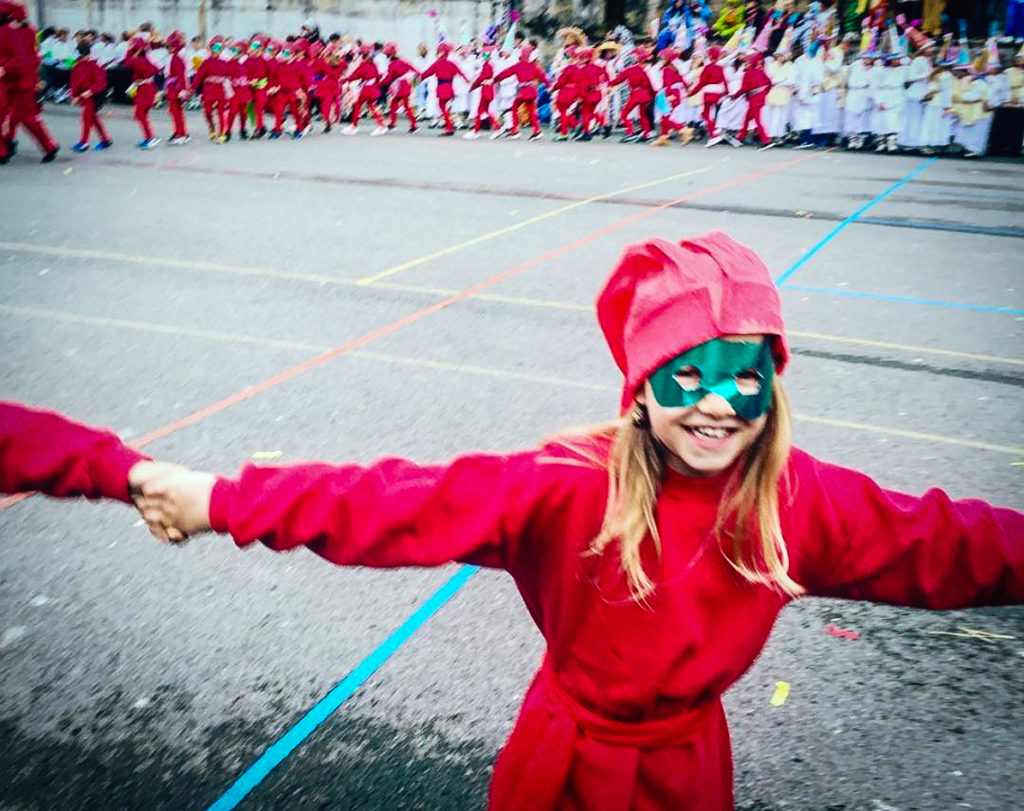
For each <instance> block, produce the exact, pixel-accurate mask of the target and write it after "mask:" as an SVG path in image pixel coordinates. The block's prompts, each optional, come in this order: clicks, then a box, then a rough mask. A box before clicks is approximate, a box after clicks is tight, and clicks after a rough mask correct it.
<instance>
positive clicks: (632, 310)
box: [597, 231, 789, 413]
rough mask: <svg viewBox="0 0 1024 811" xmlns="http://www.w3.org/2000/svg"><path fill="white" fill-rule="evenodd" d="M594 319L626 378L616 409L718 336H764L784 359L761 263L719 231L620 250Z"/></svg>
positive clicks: (771, 288)
mask: <svg viewBox="0 0 1024 811" xmlns="http://www.w3.org/2000/svg"><path fill="white" fill-rule="evenodd" d="M597 320H598V321H599V322H600V324H601V330H602V332H604V337H605V340H607V341H608V347H609V348H610V349H611V352H612V356H613V357H614V358H615V363H616V365H617V366H618V367H619V369H620V370H621V371H622V374H623V376H624V377H625V378H626V379H625V383H624V385H623V390H622V403H621V407H622V413H625V412H626V411H627V410H628V409H629V408H630V407H631V406H632V404H633V396H634V394H635V393H636V391H637V389H639V388H640V387H641V386H642V385H643V384H644V381H646V380H647V378H648V377H650V376H651V374H652V373H653V372H655V371H656V370H657V369H658V368H660V367H661V366H662V364H664V363H665V362H666V361H669V360H671V359H672V358H674V357H676V356H678V355H681V354H682V353H683V352H685V351H686V350H688V349H691V348H692V347H694V346H697V345H698V344H702V343H704V342H705V341H710V340H711V339H712V338H717V337H719V336H721V335H767V336H770V339H771V341H772V356H773V357H774V359H775V369H776V371H778V372H782V370H783V369H784V368H785V366H786V362H787V361H788V360H789V347H788V346H787V344H786V327H785V324H784V323H783V320H782V301H781V300H780V298H779V291H778V290H777V289H776V287H775V283H774V282H773V281H772V277H771V274H770V273H769V272H768V268H767V267H765V264H764V262H762V261H761V259H760V257H758V255H757V254H755V253H754V252H753V251H752V250H750V248H747V247H745V246H743V245H740V244H739V243H738V242H736V241H735V240H733V239H732V238H731V237H729V236H727V235H726V234H723V233H722V232H721V231H712V232H711V233H710V234H704V235H702V236H698V237H691V238H690V239H684V240H683V241H682V242H678V243H675V242H669V241H668V240H667V239H660V238H657V237H654V238H651V239H648V240H646V241H645V242H638V243H635V244H633V245H630V246H628V247H627V248H626V250H625V252H624V253H623V254H622V258H621V259H620V260H619V263H618V264H617V265H616V266H615V269H614V270H613V271H612V273H611V276H609V277H608V281H607V282H605V285H604V288H603V289H602V290H601V293H600V295H599V296H598V298H597Z"/></svg>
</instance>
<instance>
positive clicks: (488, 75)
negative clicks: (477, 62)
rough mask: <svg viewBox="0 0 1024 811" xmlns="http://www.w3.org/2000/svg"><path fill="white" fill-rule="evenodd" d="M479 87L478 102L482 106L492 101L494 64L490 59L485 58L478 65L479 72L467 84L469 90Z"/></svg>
mask: <svg viewBox="0 0 1024 811" xmlns="http://www.w3.org/2000/svg"><path fill="white" fill-rule="evenodd" d="M478 87H479V88H480V104H481V106H484V105H486V104H490V103H491V102H492V101H494V65H492V64H491V60H490V59H488V60H485V61H484V63H483V64H482V65H481V66H480V72H479V73H478V74H477V76H476V78H475V79H474V80H473V84H471V85H470V86H469V89H470V90H471V91H473V90H476V89H477V88H478Z"/></svg>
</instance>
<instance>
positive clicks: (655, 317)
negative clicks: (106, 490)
mask: <svg viewBox="0 0 1024 811" xmlns="http://www.w3.org/2000/svg"><path fill="white" fill-rule="evenodd" d="M597 315H598V320H599V322H600V324H601V328H602V330H603V332H604V335H605V338H606V340H607V341H608V344H609V346H610V349H611V353H612V356H613V358H614V359H615V362H616V364H617V365H618V367H619V368H620V369H621V371H622V373H623V377H624V384H623V388H622V396H621V400H620V403H619V407H620V410H619V413H620V414H621V415H622V418H620V419H619V420H617V421H615V422H613V423H610V424H606V425H603V426H599V427H596V428H594V429H593V430H592V431H590V432H589V433H585V434H578V433H577V434H574V435H572V436H567V437H563V438H562V439H561V440H560V441H553V442H551V443H549V444H547V445H546V446H544V447H542V448H539V449H535V450H527V451H522V452H518V453H511V454H493V453H474V454H469V455H466V456H462V457H460V458H458V459H456V460H454V461H453V462H450V463H448V464H433V465H420V464H416V463H414V462H411V461H407V460H404V459H398V458H388V459H384V460H381V461H379V462H376V463H374V464H371V465H366V466H364V465H359V464H342V465H333V464H326V463H309V464H297V465H289V466H281V467H277V466H252V465H249V466H246V467H244V468H243V469H242V470H241V471H240V472H239V474H238V475H237V476H236V477H234V478H217V477H214V476H212V475H210V474H205V473H195V472H172V473H169V474H167V475H154V476H153V477H151V478H150V479H148V480H147V481H145V482H143V485H142V498H141V499H140V509H141V510H142V513H143V517H144V518H145V519H146V520H147V522H149V523H150V524H151V528H152V531H153V534H154V535H156V536H157V537H158V538H164V537H166V536H167V529H166V528H168V527H170V528H174V529H175V530H177V531H178V532H179V533H182V534H184V535H185V536H188V535H190V534H194V533H197V532H203V531H206V530H208V529H211V528H212V529H213V530H215V531H217V532H227V533H230V534H231V535H232V536H233V538H234V540H235V542H236V543H237V544H238V545H240V546H246V545H249V544H251V543H254V542H257V541H259V542H261V543H263V544H265V545H266V546H267V547H269V548H271V549H274V550H280V551H283V550H286V549H293V548H296V547H299V546H307V547H308V548H309V549H310V550H311V551H313V552H315V553H316V554H318V555H320V556H321V557H323V558H325V559H326V560H328V561H330V562H332V563H335V564H339V565H355V566H376V567H397V566H435V565H439V564H443V563H447V562H450V561H460V562H466V563H472V564H476V565H482V566H488V567H494V568H498V569H504V570H505V571H507V572H509V573H510V574H511V576H512V577H513V578H514V580H515V583H516V586H517V587H518V589H519V591H520V593H521V594H522V595H523V599H524V601H525V602H526V605H527V607H528V609H529V611H530V614H531V616H532V617H533V618H534V620H535V622H536V623H537V625H538V627H539V629H540V631H541V633H542V634H543V637H544V640H545V643H546V647H547V652H546V656H545V658H544V661H543V664H542V665H541V668H540V671H539V672H538V674H537V676H536V677H535V678H534V680H533V682H532V684H531V685H530V688H529V691H528V693H527V695H526V699H525V701H524V703H523V706H522V709H521V711H520V714H519V719H518V721H517V723H516V725H515V728H514V729H513V731H512V734H511V738H510V739H509V742H508V744H507V745H506V746H505V748H504V750H503V751H502V753H501V755H500V756H499V758H498V762H497V765H496V767H495V770H494V777H493V781H492V785H491V793H490V804H489V807H490V808H491V809H492V811H512V809H531V811H553V810H554V809H558V811H568V809H588V811H620V810H624V809H687V811H729V809H732V808H733V784H732V761H731V755H730V745H729V733H728V728H727V725H726V720H725V715H724V712H723V708H722V701H721V697H722V694H723V693H724V691H725V690H726V689H727V688H728V687H729V686H730V685H732V684H733V683H734V682H735V681H736V680H737V679H738V678H739V677H740V676H741V675H742V674H743V673H744V672H745V671H746V670H747V669H748V668H749V667H750V665H751V664H752V663H753V662H754V659H755V658H756V657H757V656H758V654H759V653H760V651H761V649H762V647H763V646H764V644H765V642H766V641H767V639H768V635H769V633H770V631H771V628H772V625H773V624H774V622H775V620H776V617H777V616H778V614H779V612H780V611H781V610H782V608H783V607H784V606H785V605H786V604H787V603H789V602H790V601H791V600H793V599H794V598H795V597H797V596H800V595H815V596H828V597H839V598H845V599H858V600H869V601H876V602H884V603H890V604H897V605H906V606H917V607H921V608H929V609H953V608H965V607H969V606H980V605H996V604H1019V603H1021V602H1022V601H1024V514H1022V513H1019V512H1016V511H1014V510H1010V509H1006V508H1000V507H993V506H990V505H988V504H986V503H985V502H983V501H980V500H975V499H967V500H961V501H954V500H952V499H950V498H949V497H948V496H947V495H946V494H945V493H943V492H942V491H940V490H929V491H928V492H927V493H925V494H924V495H922V496H911V495H906V494H903V493H898V492H895V491H890V490H885V489H883V488H882V487H880V486H879V485H878V484H876V483H875V482H874V481H872V480H871V479H870V478H868V477H867V476H865V475H864V474H862V473H859V472H857V471H855V470H849V469H845V468H842V467H838V466H836V465H832V464H829V463H827V462H823V461H820V460H818V459H816V458H814V457H812V456H811V455H810V454H808V453H806V452H804V451H802V450H799V449H797V448H793V447H791V445H790V413H789V407H788V404H787V399H786V395H785V391H784V388H783V386H782V384H781V382H780V380H779V377H778V375H779V373H781V372H782V371H783V369H784V368H785V366H786V363H787V361H788V359H789V350H788V346H787V342H786V336H785V327H784V324H783V320H782V309H781V301H780V298H779V294H778V291H777V290H776V288H775V285H774V283H773V282H772V280H771V275H770V273H769V271H768V269H767V268H766V267H765V265H764V264H763V263H762V262H761V260H760V258H759V257H758V256H757V255H756V254H754V253H753V252H752V251H750V250H749V249H748V248H745V247H744V246H742V245H739V244H738V243H736V242H734V241H733V240H732V239H730V238H729V237H728V236H726V235H725V234H722V233H712V234H707V235H704V236H700V237H695V238H692V239H687V240H683V241H682V242H679V243H673V242H669V241H668V240H664V239H650V240H647V241H645V242H642V243H639V244H636V245H632V246H630V247H628V248H627V250H626V252H625V253H624V255H623V256H622V258H621V259H620V261H619V264H618V266H617V267H616V268H615V269H614V270H613V272H612V274H611V276H610V278H609V279H608V281H607V282H606V284H605V287H604V289H603V291H602V293H601V295H600V297H599V299H598V302H597Z"/></svg>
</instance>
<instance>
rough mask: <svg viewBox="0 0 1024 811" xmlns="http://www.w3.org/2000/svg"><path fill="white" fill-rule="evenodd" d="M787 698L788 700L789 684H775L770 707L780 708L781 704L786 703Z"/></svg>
mask: <svg viewBox="0 0 1024 811" xmlns="http://www.w3.org/2000/svg"><path fill="white" fill-rule="evenodd" d="M787 698H789V682H788V681H777V682H775V692H774V693H773V694H772V702H771V704H772V706H773V707H781V706H782V705H783V704H785V703H786V699H787Z"/></svg>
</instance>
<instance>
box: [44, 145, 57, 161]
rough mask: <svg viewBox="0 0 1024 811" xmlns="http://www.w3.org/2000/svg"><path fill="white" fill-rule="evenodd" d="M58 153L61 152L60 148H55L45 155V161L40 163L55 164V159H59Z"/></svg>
mask: <svg viewBox="0 0 1024 811" xmlns="http://www.w3.org/2000/svg"><path fill="white" fill-rule="evenodd" d="M58 152H60V147H59V146H55V147H53V148H52V149H51V150H49V151H48V152H47V153H46V154H45V155H43V159H42V160H41V161H40V163H53V161H54V159H55V158H56V157H57V153H58Z"/></svg>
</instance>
